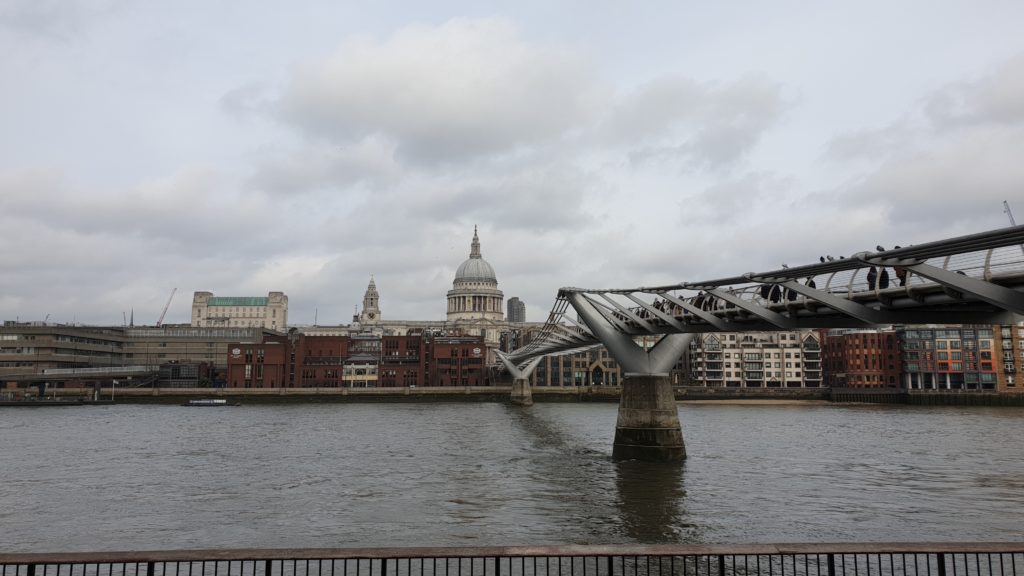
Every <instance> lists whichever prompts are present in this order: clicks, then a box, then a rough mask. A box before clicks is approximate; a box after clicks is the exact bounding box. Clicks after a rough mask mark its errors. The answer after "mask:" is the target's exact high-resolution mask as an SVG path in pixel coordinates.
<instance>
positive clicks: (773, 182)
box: [682, 172, 793, 223]
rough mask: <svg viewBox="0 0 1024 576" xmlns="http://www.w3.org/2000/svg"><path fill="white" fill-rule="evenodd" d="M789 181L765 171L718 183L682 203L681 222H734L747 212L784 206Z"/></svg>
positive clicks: (787, 194) (788, 189)
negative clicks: (701, 220)
mask: <svg viewBox="0 0 1024 576" xmlns="http://www.w3.org/2000/svg"><path fill="white" fill-rule="evenodd" d="M792 184H793V183H792V181H791V180H790V179H788V178H784V177H782V176H779V175H777V174H772V173H769V172H748V173H746V174H743V175H742V176H739V177H737V178H732V179H727V180H720V181H718V182H716V183H714V184H712V185H710V186H708V187H707V188H706V189H705V190H704V191H703V192H702V193H701V194H699V195H698V196H697V197H696V198H693V199H689V200H688V201H686V202H683V203H682V204H683V205H682V221H683V222H693V221H694V220H695V219H702V218H707V219H709V220H710V221H713V222H719V223H722V222H735V221H736V220H737V219H741V218H742V217H744V216H747V215H749V214H750V213H751V212H754V211H760V210H764V209H771V208H773V207H777V206H779V205H781V204H785V203H787V197H788V196H789V192H790V189H791V187H792Z"/></svg>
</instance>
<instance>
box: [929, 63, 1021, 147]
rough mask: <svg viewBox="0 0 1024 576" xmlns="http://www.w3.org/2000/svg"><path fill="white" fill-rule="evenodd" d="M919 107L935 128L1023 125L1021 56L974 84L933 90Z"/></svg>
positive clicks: (960, 84) (964, 83) (963, 83)
mask: <svg viewBox="0 0 1024 576" xmlns="http://www.w3.org/2000/svg"><path fill="white" fill-rule="evenodd" d="M923 108H924V111H925V114H926V116H927V117H928V118H929V119H930V120H931V122H932V123H933V125H934V126H935V127H936V129H944V128H956V127H959V126H963V125H965V124H966V125H970V124H987V123H992V124H1016V123H1019V122H1024V54H1021V55H1018V56H1016V57H1015V58H1012V59H1010V60H1008V61H1006V62H1004V63H1003V64H1002V65H1001V66H999V67H998V68H997V69H996V70H994V71H993V72H992V73H991V74H989V75H987V76H984V77H982V78H980V79H979V80H977V81H974V82H960V83H957V84H952V85H950V86H946V87H944V88H942V89H939V90H937V91H935V92H934V93H933V94H932V95H930V96H929V97H928V98H926V99H925V102H924V104H923Z"/></svg>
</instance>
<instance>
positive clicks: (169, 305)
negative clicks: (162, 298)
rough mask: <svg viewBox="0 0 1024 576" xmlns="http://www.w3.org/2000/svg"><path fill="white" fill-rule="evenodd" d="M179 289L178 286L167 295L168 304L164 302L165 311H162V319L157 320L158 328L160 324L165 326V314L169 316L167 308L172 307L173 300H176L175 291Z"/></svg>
mask: <svg viewBox="0 0 1024 576" xmlns="http://www.w3.org/2000/svg"><path fill="white" fill-rule="evenodd" d="M177 291H178V289H177V288H175V289H173V290H171V295H170V296H168V297H167V304H164V311H163V312H161V313H160V319H159V320H157V321H156V325H157V327H158V328H159V327H160V326H163V323H164V316H167V309H168V308H170V307H171V300H174V293H175V292H177Z"/></svg>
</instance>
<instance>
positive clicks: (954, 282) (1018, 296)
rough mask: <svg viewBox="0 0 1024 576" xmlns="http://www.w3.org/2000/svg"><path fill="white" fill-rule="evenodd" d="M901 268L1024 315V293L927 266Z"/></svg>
mask: <svg viewBox="0 0 1024 576" xmlns="http://www.w3.org/2000/svg"><path fill="white" fill-rule="evenodd" d="M871 263H872V264H876V265H879V266H885V265H887V264H888V263H887V262H885V261H884V260H883V261H878V262H874V261H872V262H871ZM897 266H899V264H897ZM903 267H904V268H906V269H907V270H910V271H912V272H913V273H914V274H917V275H919V276H924V277H925V278H928V279H929V280H932V281H934V282H938V283H939V284H942V285H944V286H949V287H950V288H953V289H954V290H957V291H958V292H962V293H965V294H971V295H972V296H974V297H975V298H977V299H979V300H983V301H985V302H988V303H989V304H992V305H993V306H998V307H999V308H1002V309H1004V310H1010V311H1012V312H1015V313H1017V314H1024V293H1021V292H1018V291H1016V290H1012V289H1010V288H1006V287H1005V286H1000V285H998V284H993V283H991V282H986V281H984V280H978V279H977V278H972V277H970V276H965V275H963V274H958V273H956V272H950V271H949V270H943V269H942V268H936V267H935V266H930V265H928V264H911V265H906V266H903Z"/></svg>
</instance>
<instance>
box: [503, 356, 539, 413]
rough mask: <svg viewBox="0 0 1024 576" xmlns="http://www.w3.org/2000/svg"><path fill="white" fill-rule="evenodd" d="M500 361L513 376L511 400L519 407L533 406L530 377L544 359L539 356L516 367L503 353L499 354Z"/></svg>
mask: <svg viewBox="0 0 1024 576" xmlns="http://www.w3.org/2000/svg"><path fill="white" fill-rule="evenodd" d="M497 354H498V359H499V360H501V363H502V364H504V365H505V369H506V370H508V373H509V374H511V375H512V396H511V398H509V400H510V401H511V402H512V403H513V404H515V405H517V406H533V389H532V388H531V386H530V376H531V375H533V371H534V370H535V369H536V368H537V365H538V364H540V361H541V360H542V359H543V357H541V356H538V357H536V358H534V359H533V360H530V361H529V362H526V363H525V364H523V365H522V366H518V365H516V363H515V362H512V361H511V360H509V359H508V356H506V355H505V354H504V353H502V352H498V353H497Z"/></svg>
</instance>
